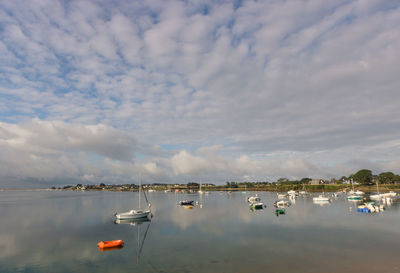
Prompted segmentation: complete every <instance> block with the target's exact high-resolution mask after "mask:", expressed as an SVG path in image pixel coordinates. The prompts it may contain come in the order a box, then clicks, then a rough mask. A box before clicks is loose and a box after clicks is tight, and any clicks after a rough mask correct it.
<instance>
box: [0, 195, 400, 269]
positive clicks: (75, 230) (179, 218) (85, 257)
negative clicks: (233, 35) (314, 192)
mask: <svg viewBox="0 0 400 273" xmlns="http://www.w3.org/2000/svg"><path fill="white" fill-rule="evenodd" d="M259 195H260V197H261V198H262V201H264V203H265V204H266V205H267V207H266V208H265V209H263V210H261V211H255V212H253V211H250V210H249V207H248V204H247V203H246V201H245V194H242V193H232V194H231V195H228V194H226V193H217V192H214V193H212V194H209V195H203V196H202V200H201V201H202V203H203V207H202V208H200V207H199V206H195V207H194V208H193V209H192V210H187V209H183V208H182V207H179V206H177V205H176V204H177V202H178V201H179V200H183V199H192V200H200V198H199V196H198V195H194V194H187V195H186V194H175V193H163V192H159V193H150V194H149V198H150V200H151V203H152V211H153V214H154V217H153V218H152V220H151V222H144V223H141V224H136V225H130V224H115V223H114V222H113V220H114V217H113V214H114V212H116V211H125V210H128V209H130V208H131V207H136V205H137V202H138V199H137V198H138V195H137V193H129V192H68V191H54V192H43V191H15V192H11V191H8V192H0V219H1V225H0V272H2V273H3V272H96V273H97V272H219V273H220V272H355V271H357V272H400V259H399V253H400V252H399V250H400V236H399V235H400V228H399V227H400V217H399V216H400V209H399V204H400V203H399V202H398V201H396V202H394V203H393V204H392V206H390V207H389V208H388V209H387V210H386V211H384V212H383V213H379V214H363V213H358V212H357V211H356V209H354V208H355V207H356V205H355V204H354V203H350V202H348V201H347V200H345V198H344V197H340V198H338V199H336V200H333V201H332V202H331V203H330V204H328V205H325V206H320V205H317V204H314V203H313V201H312V198H302V197H299V198H297V199H296V202H295V204H293V205H292V206H290V207H289V208H288V209H287V211H286V215H281V216H279V217H277V216H276V215H275V214H274V211H275V208H274V207H273V202H274V201H276V200H277V199H276V194H275V193H268V192H260V193H259ZM350 208H353V209H352V210H350ZM138 235H139V242H138ZM114 239H122V240H124V241H125V246H124V247H123V248H122V249H116V250H111V251H106V252H101V251H99V250H98V249H97V247H96V244H97V242H99V241H101V240H114ZM139 249H141V251H138V250H139Z"/></svg>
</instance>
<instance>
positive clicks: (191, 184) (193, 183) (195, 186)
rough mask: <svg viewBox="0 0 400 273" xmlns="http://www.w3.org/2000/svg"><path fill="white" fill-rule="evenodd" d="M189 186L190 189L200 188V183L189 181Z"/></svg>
mask: <svg viewBox="0 0 400 273" xmlns="http://www.w3.org/2000/svg"><path fill="white" fill-rule="evenodd" d="M187 187H188V188H189V189H198V188H199V187H200V185H199V184H198V183H195V182H189V183H187Z"/></svg>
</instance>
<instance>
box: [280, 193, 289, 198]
mask: <svg viewBox="0 0 400 273" xmlns="http://www.w3.org/2000/svg"><path fill="white" fill-rule="evenodd" d="M287 196H288V195H287V193H278V198H279V199H285V198H286V197H287Z"/></svg>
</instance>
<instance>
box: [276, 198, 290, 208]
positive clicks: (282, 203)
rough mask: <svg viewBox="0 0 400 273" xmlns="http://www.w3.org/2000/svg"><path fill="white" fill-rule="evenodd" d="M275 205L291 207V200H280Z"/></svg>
mask: <svg viewBox="0 0 400 273" xmlns="http://www.w3.org/2000/svg"><path fill="white" fill-rule="evenodd" d="M274 206H275V207H277V208H285V207H289V206H290V203H289V201H286V200H279V201H276V202H275V203H274Z"/></svg>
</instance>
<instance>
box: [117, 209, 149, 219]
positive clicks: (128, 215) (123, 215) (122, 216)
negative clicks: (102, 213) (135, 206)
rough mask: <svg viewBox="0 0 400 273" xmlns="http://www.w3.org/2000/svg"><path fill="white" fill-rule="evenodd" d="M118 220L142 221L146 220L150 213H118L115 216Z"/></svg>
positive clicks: (134, 211)
mask: <svg viewBox="0 0 400 273" xmlns="http://www.w3.org/2000/svg"><path fill="white" fill-rule="evenodd" d="M115 216H116V218H117V219H119V220H128V219H143V218H148V217H149V216H150V211H149V210H147V211H136V210H131V211H128V212H123V213H118V214H116V215H115Z"/></svg>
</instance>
